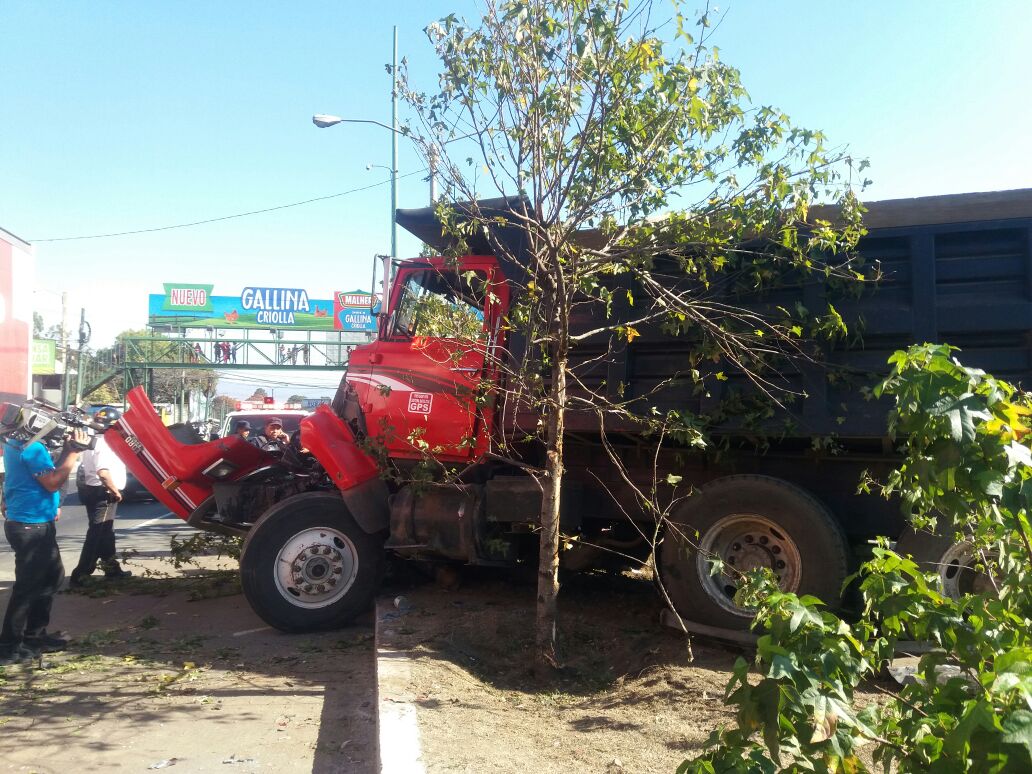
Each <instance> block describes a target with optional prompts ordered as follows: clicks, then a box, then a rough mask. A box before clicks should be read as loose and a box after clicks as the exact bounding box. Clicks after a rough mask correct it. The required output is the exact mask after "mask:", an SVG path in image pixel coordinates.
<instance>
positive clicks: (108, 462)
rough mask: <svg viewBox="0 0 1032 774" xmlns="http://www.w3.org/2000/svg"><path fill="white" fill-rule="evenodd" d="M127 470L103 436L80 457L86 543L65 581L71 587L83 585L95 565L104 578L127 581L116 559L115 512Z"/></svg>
mask: <svg viewBox="0 0 1032 774" xmlns="http://www.w3.org/2000/svg"><path fill="white" fill-rule="evenodd" d="M125 481H126V470H125V463H123V462H122V461H121V460H120V459H118V457H117V456H115V453H114V452H113V451H112V450H111V447H110V446H108V444H107V441H106V440H105V438H104V436H103V435H100V436H97V440H96V443H95V445H94V447H93V448H92V449H88V450H87V451H86V452H85V453H84V454H83V455H82V464H81V465H80V466H79V477H78V479H77V480H76V489H77V490H78V493H79V500H80V502H82V504H83V505H85V506H86V518H87V519H88V521H89V526H88V527H87V528H86V539H85V540H83V543H82V552H81V553H80V554H79V564H78V565H77V566H76V568H75V569H74V570H72V575H71V577H70V578H69V580H68V583H69V585H70V586H73V587H77V586H82V585H83V579H84V578H86V577H88V576H90V575H92V574H93V572H94V570H96V569H97V561H98V560H99V561H100V566H101V568H102V569H103V570H104V577H105V578H128V577H129V576H130V575H132V573H131V572H129V571H128V570H123V569H122V567H121V566H120V565H119V564H118V560H117V559H116V558H115V557H116V554H115V510H116V508H117V507H118V504H119V503H120V502H122V490H123V489H125Z"/></svg>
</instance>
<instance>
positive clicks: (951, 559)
mask: <svg viewBox="0 0 1032 774" xmlns="http://www.w3.org/2000/svg"><path fill="white" fill-rule="evenodd" d="M896 553H897V554H899V555H900V556H908V555H909V556H912V557H913V559H914V561H915V562H917V563H918V564H919V565H920V566H921V569H922V570H924V571H925V572H933V573H935V574H936V575H938V576H939V582H940V583H941V584H942V593H943V594H945V595H946V596H947V597H949V598H951V599H960V598H961V597H962V596H964V595H965V594H981V593H990V594H994V593H995V588H994V586H993V583H992V580H991V579H990V578H989V576H988V575H986V574H985V573H984V572H982V571H981V570H979V569H977V567H976V565H977V564H978V557H976V556H975V552H974V548H973V547H972V545H971V543H969V542H968V541H966V540H957V539H956V538H955V536H954V530H953V529H952V528H950V527H948V526H942V527H941V528H940V529H939V530H938V531H937V532H935V533H932V532H926V531H924V530H915V529H914V528H913V527H907V528H906V529H905V530H904V531H903V534H902V535H900V537H899V540H898V541H896Z"/></svg>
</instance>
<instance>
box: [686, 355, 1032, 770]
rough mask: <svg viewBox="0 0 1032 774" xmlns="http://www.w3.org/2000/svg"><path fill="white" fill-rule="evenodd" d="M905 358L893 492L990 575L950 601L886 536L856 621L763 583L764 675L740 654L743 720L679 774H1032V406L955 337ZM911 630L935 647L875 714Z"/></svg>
mask: <svg viewBox="0 0 1032 774" xmlns="http://www.w3.org/2000/svg"><path fill="white" fill-rule="evenodd" d="M890 363H891V364H892V366H893V371H892V373H891V374H890V375H889V376H888V378H886V380H885V381H884V382H883V383H882V384H881V385H880V386H879V387H878V389H877V390H876V391H875V393H876V395H877V396H879V397H880V396H881V395H887V396H892V397H893V398H894V399H895V404H896V405H895V409H894V410H893V412H892V415H891V417H890V426H891V428H892V430H893V431H894V432H895V433H897V434H899V435H900V437H902V438H904V439H905V457H904V460H903V462H902V464H901V465H900V466H899V468H898V469H897V470H896V471H895V472H893V473H892V474H891V475H890V476H889V478H888V479H887V480H886V481H885V482H884V483H883V484H881V485H879V486H880V487H881V491H882V492H883V494H885V496H899V497H900V498H901V499H902V500H903V502H904V503H905V505H906V506H907V507H908V508H909V509H910V511H911V512H912V518H913V522H914V524H915V525H916V526H917V527H919V528H931V527H934V526H936V525H937V526H938V529H939V530H940V531H942V530H947V531H952V532H953V533H955V536H956V539H957V540H964V541H968V543H969V545H970V556H972V557H973V558H974V567H975V569H976V570H978V571H980V572H982V573H983V580H984V582H983V583H981V584H979V586H978V587H977V588H978V593H966V594H962V595H959V598H951V597H949V596H946V595H945V594H944V593H943V589H942V584H941V583H940V580H939V577H938V575H937V574H926V573H925V572H923V571H922V569H921V567H919V566H918V564H917V563H916V562H915V561H913V560H912V559H910V558H906V557H901V556H899V555H897V554H896V553H894V552H893V551H891V550H890V549H889V544H888V542H885V541H883V542H882V543H881V544H879V545H878V546H877V547H876V548H875V549H874V552H873V554H874V555H873V558H872V559H871V560H870V561H868V562H867V563H865V564H864V566H863V567H862V568H861V570H860V572H859V573H858V575H857V580H858V581H859V588H860V593H861V596H862V599H863V609H862V612H861V615H860V617H859V619H858V620H857V621H855V622H852V623H847V622H845V621H843V620H841V619H840V618H838V617H837V616H835V615H833V614H832V613H830V612H828V611H826V610H824V609H823V608H822V606H821V602H820V601H819V600H817V599H814V598H813V597H797V596H796V595H794V594H786V593H783V592H781V591H779V590H778V588H777V586H776V585H775V584H774V583H773V581H772V579H771V578H769V577H764V576H762V575H756V576H753V577H751V578H750V580H749V582H748V583H747V584H745V585H744V586H743V588H742V589H741V590H740V592H739V593H740V594H741V595H742V601H747V602H749V603H750V604H754V605H756V606H757V609H758V615H757V619H756V626H757V627H758V628H760V629H762V630H763V635H762V636H761V637H760V640H759V645H758V648H757V656H756V667H757V671H758V673H759V679H758V680H757V679H756V677H755V676H754V677H753V679H752V680H751V681H750V680H749V676H750V675H749V672H750V669H749V664H748V663H747V662H745V661H744V660H743V659H739V662H738V664H737V666H736V669H735V674H734V677H733V679H732V680H731V683H730V684H729V686H728V692H727V696H728V699H729V701H730V702H731V703H733V704H734V705H735V706H736V707H737V718H736V719H737V727H734V728H729V729H723V730H720V731H717V732H714V734H713V735H712V736H711V738H710V740H709V742H708V749H707V751H706V752H705V753H703V754H702V755H701V756H699V757H697V758H695V759H694V760H691V761H685V762H684V763H683V764H682V765H681V766H680V768H679V769H678V771H679V772H711V773H715V772H732V771H735V772H737V771H758V772H773V771H816V772H825V771H827V772H865V771H869V770H871V767H872V766H873V767H874V768H875V769H882V770H885V771H898V772H1009V771H1015V772H1018V771H1021V772H1028V771H1032V599H1030V594H1032V583H1030V580H1032V578H1030V573H1032V526H1030V524H1029V512H1030V506H1032V454H1030V451H1029V446H1028V443H1027V442H1028V440H1029V438H1028V433H1029V428H1028V427H1027V426H1026V422H1027V421H1028V417H1029V416H1030V415H1032V400H1030V396H1028V395H1026V394H1024V393H1019V392H1018V391H1016V390H1015V388H1014V387H1012V386H1011V385H1009V384H1007V383H1006V382H1003V381H1000V380H998V379H995V378H993V377H992V376H989V375H987V374H986V373H984V372H983V371H980V370H977V369H972V368H966V367H964V366H963V365H961V364H960V363H959V362H958V361H957V360H956V359H955V358H954V357H953V350H952V349H951V348H950V347H948V346H945V345H929V344H925V345H921V346H915V347H912V348H911V349H910V350H908V351H906V352H897V353H896V354H895V355H894V356H893V357H892V358H891V360H890ZM870 485H871V484H870V483H868V484H867V486H870ZM911 639H917V640H922V641H925V642H927V643H929V644H930V645H931V646H932V647H931V650H930V651H929V652H928V653H926V654H925V655H923V656H922V657H921V659H920V663H919V667H918V670H917V673H916V675H915V676H914V679H913V680H911V681H908V682H907V684H905V685H903V686H902V687H901V688H898V689H896V688H894V689H892V690H889V689H887V688H885V687H880V686H879V690H881V691H882V693H883V694H884V700H882V701H873V702H868V703H867V706H864V707H862V708H861V707H859V706H858V703H857V701H856V695H855V692H856V689H857V686H858V685H859V684H860V683H861V682H862V681H865V680H871V681H873V680H876V679H878V678H879V677H880V676H881V675H882V674H883V672H884V670H885V668H886V666H887V665H888V663H889V661H890V660H891V659H892V657H893V654H894V652H895V646H896V643H897V642H899V641H901V640H911ZM874 684H875V685H876V686H877V683H874Z"/></svg>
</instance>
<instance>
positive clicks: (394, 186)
mask: <svg viewBox="0 0 1032 774" xmlns="http://www.w3.org/2000/svg"><path fill="white" fill-rule="evenodd" d="M391 78H392V81H393V82H392V85H391V258H397V257H398V224H397V221H396V216H397V212H398V26H397V25H394V58H393V59H392V60H391ZM387 281H388V282H390V277H389V276H388V277H387Z"/></svg>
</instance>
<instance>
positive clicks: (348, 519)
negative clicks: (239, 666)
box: [240, 492, 383, 632]
mask: <svg viewBox="0 0 1032 774" xmlns="http://www.w3.org/2000/svg"><path fill="white" fill-rule="evenodd" d="M382 571H383V541H382V540H381V539H380V538H379V537H378V536H376V535H370V534H367V533H366V532H365V531H363V530H362V528H361V527H359V526H358V524H357V523H356V522H355V519H354V518H353V517H352V515H351V513H349V512H348V509H347V506H345V505H344V502H343V501H342V500H341V499H340V497H338V496H336V495H333V494H325V493H322V492H311V493H307V494H302V495H296V496H294V497H291V498H289V499H287V500H284V501H283V502H281V503H278V504H276V505H274V506H273V507H272V508H270V509H269V510H268V511H267V512H266V513H265V514H264V515H263V516H262V517H261V518H260V519H259V520H258V521H257V522H256V523H255V525H254V527H252V528H251V531H250V532H249V533H248V535H247V539H246V540H245V541H244V548H243V553H242V554H241V557H240V579H241V584H242V586H243V589H244V596H246V597H247V601H248V602H249V603H250V604H251V607H252V608H253V609H254V611H255V612H256V613H257V614H258V615H259V617H261V619H262V620H263V621H265V622H266V623H267V624H269V625H270V626H273V627H275V628H277V629H279V630H281V631H284V632H304V631H313V630H317V629H328V628H332V627H334V626H341V625H343V624H346V623H347V622H348V621H350V620H351V619H353V618H354V617H355V616H356V615H358V614H359V613H361V612H362V611H364V610H365V609H367V608H368V606H369V604H370V603H371V601H372V598H373V595H374V594H375V593H376V589H377V587H378V586H379V584H380V577H381V574H382Z"/></svg>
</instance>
